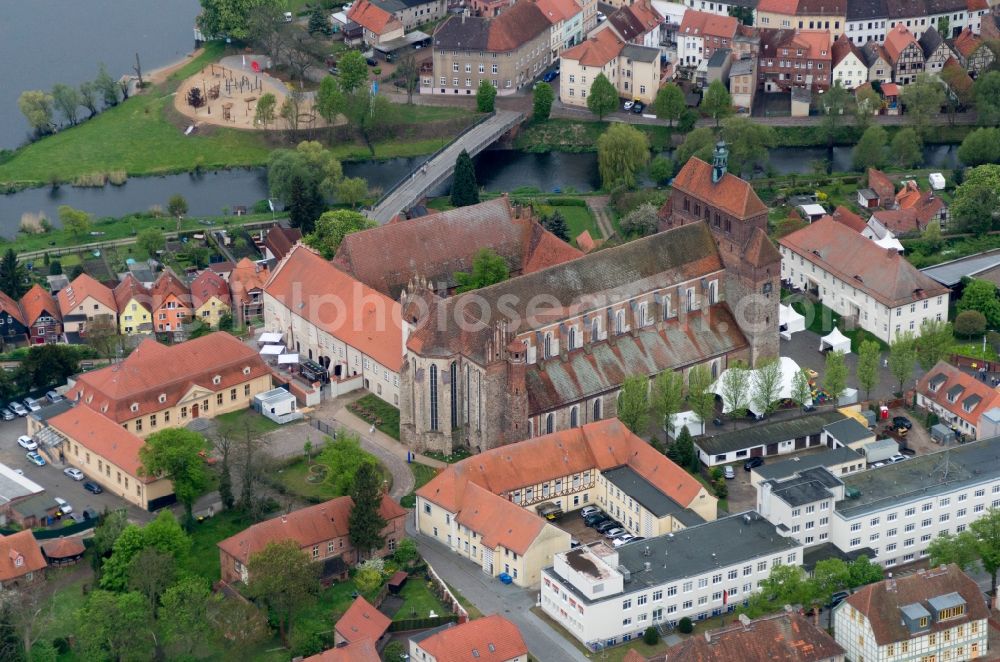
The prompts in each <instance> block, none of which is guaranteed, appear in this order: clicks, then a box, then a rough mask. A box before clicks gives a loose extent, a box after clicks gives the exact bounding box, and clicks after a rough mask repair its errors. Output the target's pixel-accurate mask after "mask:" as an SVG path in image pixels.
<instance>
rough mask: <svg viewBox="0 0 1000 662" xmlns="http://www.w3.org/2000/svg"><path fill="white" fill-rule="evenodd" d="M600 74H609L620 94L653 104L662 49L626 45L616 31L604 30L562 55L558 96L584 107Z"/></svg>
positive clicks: (658, 86) (606, 75) (569, 102)
mask: <svg viewBox="0 0 1000 662" xmlns="http://www.w3.org/2000/svg"><path fill="white" fill-rule="evenodd" d="M598 74H604V75H605V77H607V79H608V80H609V81H610V82H611V84H612V85H614V86H615V90H617V92H618V96H619V97H622V98H624V99H629V100H634V101H642V102H643V103H645V104H649V103H652V102H653V100H654V99H655V98H656V93H657V91H658V90H659V89H660V51H659V49H656V48H648V47H646V46H637V45H635V44H627V43H625V42H624V41H622V40H621V39H620V38H619V37H618V35H617V34H615V32H614V31H613V30H610V29H608V30H601V31H599V32H597V33H596V34H593V35H592V36H591V37H589V38H588V39H587V40H586V41H584V42H582V43H580V44H577V45H576V46H574V47H573V48H570V49H569V50H566V51H564V52H563V54H562V55H561V56H560V60H559V99H560V100H561V101H562V102H563V103H565V104H568V105H570V106H579V107H582V108H585V107H586V106H587V95H588V94H589V93H590V86H591V85H593V84H594V79H595V78H597V76H598Z"/></svg>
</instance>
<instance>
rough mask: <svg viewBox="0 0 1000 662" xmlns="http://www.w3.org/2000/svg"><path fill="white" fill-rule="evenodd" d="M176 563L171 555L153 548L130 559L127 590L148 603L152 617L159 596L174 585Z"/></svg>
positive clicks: (157, 605) (154, 613)
mask: <svg viewBox="0 0 1000 662" xmlns="http://www.w3.org/2000/svg"><path fill="white" fill-rule="evenodd" d="M176 566H177V562H176V561H175V560H174V557H173V556H172V555H171V554H167V553H166V552H161V551H160V550H158V549H156V548H155V547H147V548H146V549H144V550H142V551H141V552H139V553H138V554H136V556H135V558H134V559H132V563H130V564H129V568H128V588H129V590H130V591H136V592H138V593H140V594H142V595H144V596H146V599H147V600H148V601H149V606H150V609H152V612H153V616H154V617H155V616H156V610H157V608H158V607H159V604H160V596H161V595H163V593H164V592H165V591H166V590H167V589H168V588H169V587H170V586H171V585H172V584H173V583H174V577H175V576H176V574H177V567H176Z"/></svg>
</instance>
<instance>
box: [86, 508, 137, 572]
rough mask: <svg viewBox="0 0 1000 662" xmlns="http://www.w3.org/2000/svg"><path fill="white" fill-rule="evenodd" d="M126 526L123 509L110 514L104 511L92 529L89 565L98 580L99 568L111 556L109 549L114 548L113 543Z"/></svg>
mask: <svg viewBox="0 0 1000 662" xmlns="http://www.w3.org/2000/svg"><path fill="white" fill-rule="evenodd" d="M127 525H128V517H127V515H126V513H125V510H124V509H121V510H112V511H110V512H108V511H105V512H104V513H103V514H102V515H101V519H100V521H99V522H98V523H97V526H96V527H94V536H93V538H91V542H92V543H93V544H92V545H91V551H92V555H91V557H90V559H91V564H92V565H93V568H94V575H95V576H96V577H97V578H98V579H100V574H101V566H102V565H103V563H104V560H105V559H106V558H108V557H110V556H111V549H112V548H113V547H114V544H115V541H116V540H118V537H119V536H120V535H121V534H122V531H124V530H125V527H126V526H127Z"/></svg>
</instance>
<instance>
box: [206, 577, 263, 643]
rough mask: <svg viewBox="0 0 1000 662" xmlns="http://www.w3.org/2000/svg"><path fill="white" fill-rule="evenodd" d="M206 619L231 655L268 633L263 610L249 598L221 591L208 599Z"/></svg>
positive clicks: (257, 641) (260, 639)
mask: <svg viewBox="0 0 1000 662" xmlns="http://www.w3.org/2000/svg"><path fill="white" fill-rule="evenodd" d="M208 622H209V623H210V624H211V625H212V630H213V631H214V632H215V634H216V636H217V637H219V638H220V639H222V640H224V641H225V642H226V648H227V651H228V652H229V653H230V654H232V655H233V656H235V659H240V654H241V653H246V652H248V651H249V649H250V648H252V647H253V646H255V645H257V644H259V643H260V642H262V641H264V640H265V639H269V638H270V637H271V629H270V627H268V623H267V614H265V613H264V612H263V611H262V610H261V609H259V608H257V607H256V606H255V605H254V604H253V603H252V602H249V601H247V600H243V599H241V598H227V597H226V596H225V594H223V593H221V592H220V593H217V594H215V595H213V596H211V597H210V598H209V600H208Z"/></svg>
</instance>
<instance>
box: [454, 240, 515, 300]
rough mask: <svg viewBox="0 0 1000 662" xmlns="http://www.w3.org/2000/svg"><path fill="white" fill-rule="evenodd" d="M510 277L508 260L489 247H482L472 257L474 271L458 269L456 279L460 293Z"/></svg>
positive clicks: (456, 289) (500, 281)
mask: <svg viewBox="0 0 1000 662" xmlns="http://www.w3.org/2000/svg"><path fill="white" fill-rule="evenodd" d="M509 277H510V268H509V267H508V266H507V261H506V260H504V259H503V257H501V256H500V255H498V254H497V253H496V252H494V251H492V250H490V249H489V248H481V249H479V252H477V253H476V255H475V257H473V258H472V271H470V272H465V271H456V272H455V281H456V282H457V283H458V287H457V288H455V291H456V292H458V293H461V292H469V291H471V290H478V289H480V288H483V287H489V286H490V285H494V284H496V283H502V282H503V281H505V280H507V279H508V278H509Z"/></svg>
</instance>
